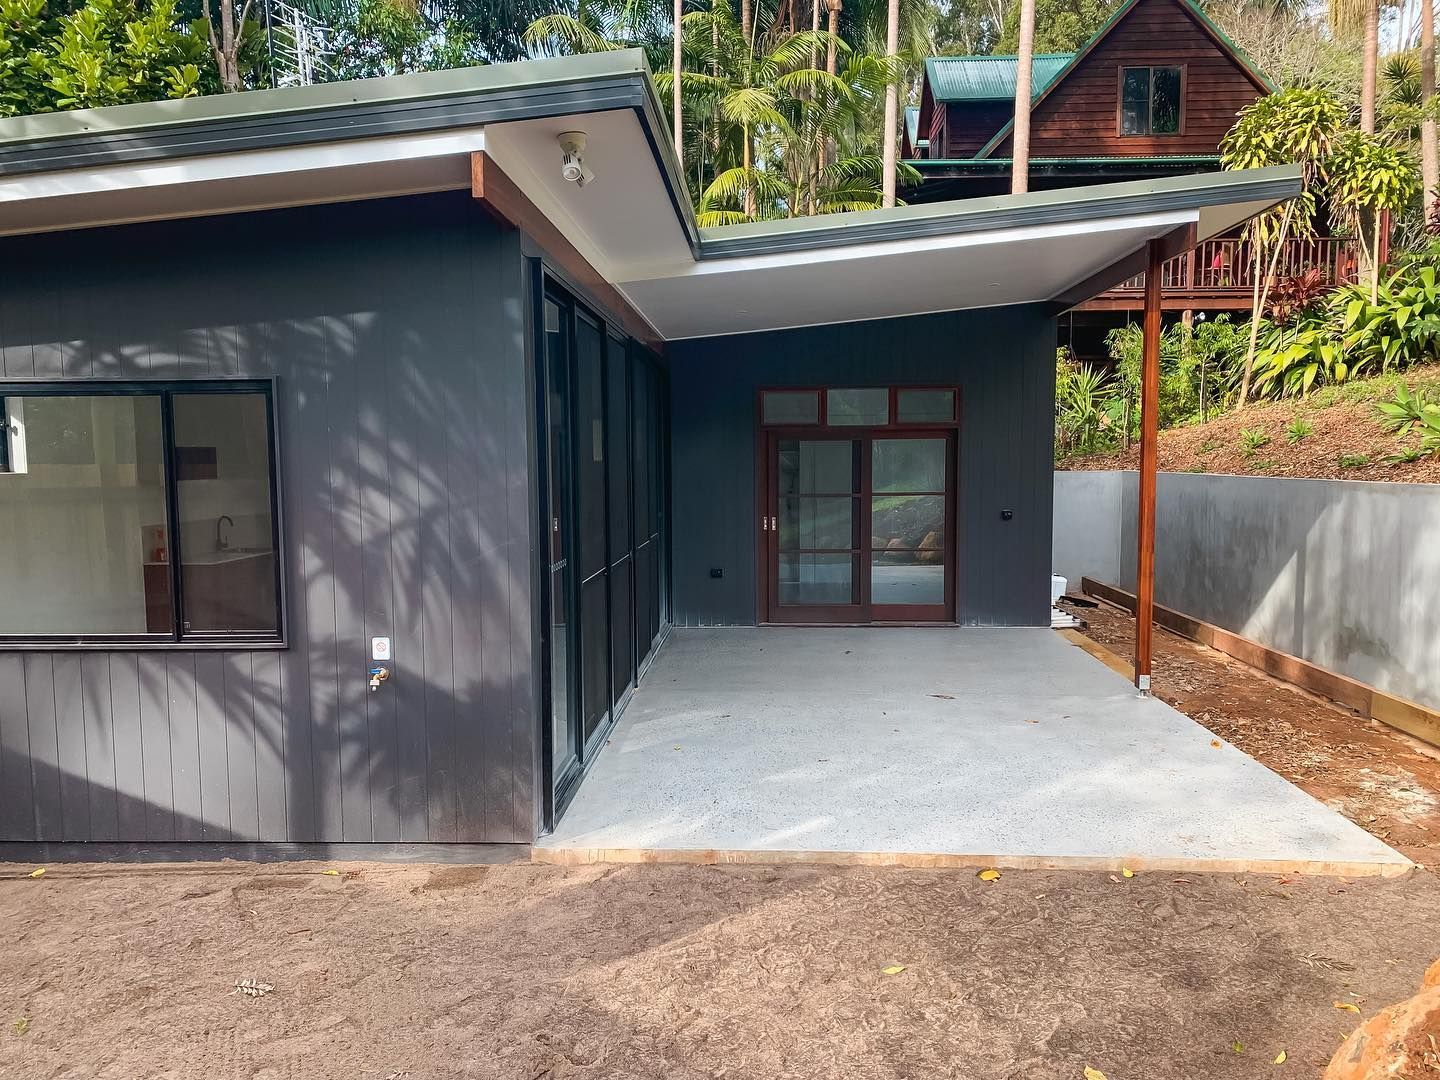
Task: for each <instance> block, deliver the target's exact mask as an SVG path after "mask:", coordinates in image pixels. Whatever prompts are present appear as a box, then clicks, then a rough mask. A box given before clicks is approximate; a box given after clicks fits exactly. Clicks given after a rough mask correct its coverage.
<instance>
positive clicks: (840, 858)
mask: <svg viewBox="0 0 1440 1080" xmlns="http://www.w3.org/2000/svg"><path fill="white" fill-rule="evenodd" d="M530 858H531V861H532V862H536V863H541V864H545V865H550V866H589V865H593V864H596V863H656V864H658V863H667V864H688V865H700V866H713V865H719V864H723V863H741V864H755V865H766V864H772V865H773V864H794V863H812V864H817V865H827V866H893V867H904V868H910V869H932V870H981V869H985V868H987V867H995V868H997V869H1001V870H1084V871H1098V872H1109V873H1116V874H1118V873H1120V872H1121V871H1122V870H1131V871H1134V872H1135V873H1137V874H1141V873H1167V874H1168V873H1181V874H1186V873H1191V874H1294V875H1304V876H1307V877H1342V878H1361V877H1383V878H1393V877H1403V876H1405V875H1407V874H1409V873H1411V872H1412V871H1414V870H1415V869H1416V866H1415V864H1414V863H1412V862H1411V861H1410V860H1409V859H1406V858H1404V856H1401V855H1398V854H1397V856H1396V858H1395V859H1393V860H1375V861H1356V860H1324V859H1260V858H1254V859H1222V858H1206V857H1204V856H1196V857H1183V858H1168V857H1167V858H1151V857H1147V856H1139V855H1136V856H1133V857H1131V856H1121V857H1113V856H1090V855H994V854H991V855H984V854H961V853H951V852H899V851H787V850H780V851H769V850H750V849H744V848H738V849H737V848H730V849H719V848H582V847H543V846H536V847H534V848H532V849H531V851H530Z"/></svg>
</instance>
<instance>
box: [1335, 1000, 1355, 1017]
mask: <svg viewBox="0 0 1440 1080" xmlns="http://www.w3.org/2000/svg"><path fill="white" fill-rule="evenodd" d="M1335 1008H1337V1009H1344V1010H1345V1011H1346V1012H1353V1013H1355V1014H1356V1015H1357V1016H1358V1015H1359V1013H1360V1006H1359V1005H1351V1004H1350V1002H1348V1001H1337V1002H1335Z"/></svg>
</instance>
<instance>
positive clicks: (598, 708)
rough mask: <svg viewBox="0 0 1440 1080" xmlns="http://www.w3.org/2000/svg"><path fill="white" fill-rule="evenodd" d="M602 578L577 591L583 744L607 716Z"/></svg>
mask: <svg viewBox="0 0 1440 1080" xmlns="http://www.w3.org/2000/svg"><path fill="white" fill-rule="evenodd" d="M608 584H609V580H608V578H607V577H606V576H605V575H603V574H602V575H600V576H599V577H596V578H594V579H593V580H592V581H590V582H589V583H588V584H586V585H584V586H582V587H581V589H580V661H581V662H580V666H581V679H580V683H581V692H580V698H581V704H582V705H583V712H582V713H581V716H582V718H583V724H584V731H583V733H582V737H583V739H584V741H585V743H588V742H589V741H590V736H592V735H594V734H595V732H596V730H598V729H599V727H600V725H601V724H603V723H604V722H605V718H606V717H607V716H608V715H609V714H610V642H609V634H610V616H609V612H608V611H607V610H606V606H605V601H606V591H607V590H606V587H607V585H608Z"/></svg>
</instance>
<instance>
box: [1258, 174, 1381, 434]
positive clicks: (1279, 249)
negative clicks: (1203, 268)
mask: <svg viewBox="0 0 1440 1080" xmlns="http://www.w3.org/2000/svg"><path fill="white" fill-rule="evenodd" d="M1294 213H1295V203H1294V201H1293V200H1292V201H1290V202H1288V203H1286V204H1285V216H1284V217H1282V218H1281V219H1280V232H1279V235H1278V236H1277V237H1276V239H1275V253H1274V254H1273V255H1271V256H1270V265H1269V266H1268V267H1266V266H1265V255H1264V249H1263V248H1261V246H1260V244H1259V243H1258V242H1257V243H1256V244H1255V288H1254V294H1253V297H1252V300H1251V307H1250V346H1249V348H1247V349H1246V350H1245V373H1244V375H1242V376H1241V377H1240V400H1239V401H1238V402H1237V403H1236V405H1235V408H1236V409H1237V410H1239V409H1243V408H1245V403H1246V402H1247V401H1248V400H1249V399H1250V377H1251V375H1252V374H1254V371H1255V351H1256V346H1257V345H1258V344H1259V339H1260V316H1261V313H1262V312H1263V311H1264V310H1265V301H1266V300H1267V299H1269V296H1270V285H1271V283H1272V282H1273V281H1274V279H1275V269H1276V267H1278V266H1279V265H1280V255H1281V253H1283V252H1284V250H1285V244H1286V242H1287V241H1288V240H1289V239H1290V220H1291V218H1292V217H1293V216H1294ZM1362 246H1363V242H1362ZM1262 270H1263V271H1264V273H1263V274H1262V273H1261V271H1262Z"/></svg>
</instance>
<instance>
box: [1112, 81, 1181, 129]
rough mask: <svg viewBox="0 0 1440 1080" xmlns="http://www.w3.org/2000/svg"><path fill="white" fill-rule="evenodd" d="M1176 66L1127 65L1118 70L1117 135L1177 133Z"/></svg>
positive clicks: (1178, 126) (1178, 111)
mask: <svg viewBox="0 0 1440 1080" xmlns="http://www.w3.org/2000/svg"><path fill="white" fill-rule="evenodd" d="M1181 81H1182V80H1181V74H1180V69H1179V68H1178V67H1127V68H1122V69H1121V72H1120V134H1121V135H1178V134H1179V133H1180V86H1181Z"/></svg>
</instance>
